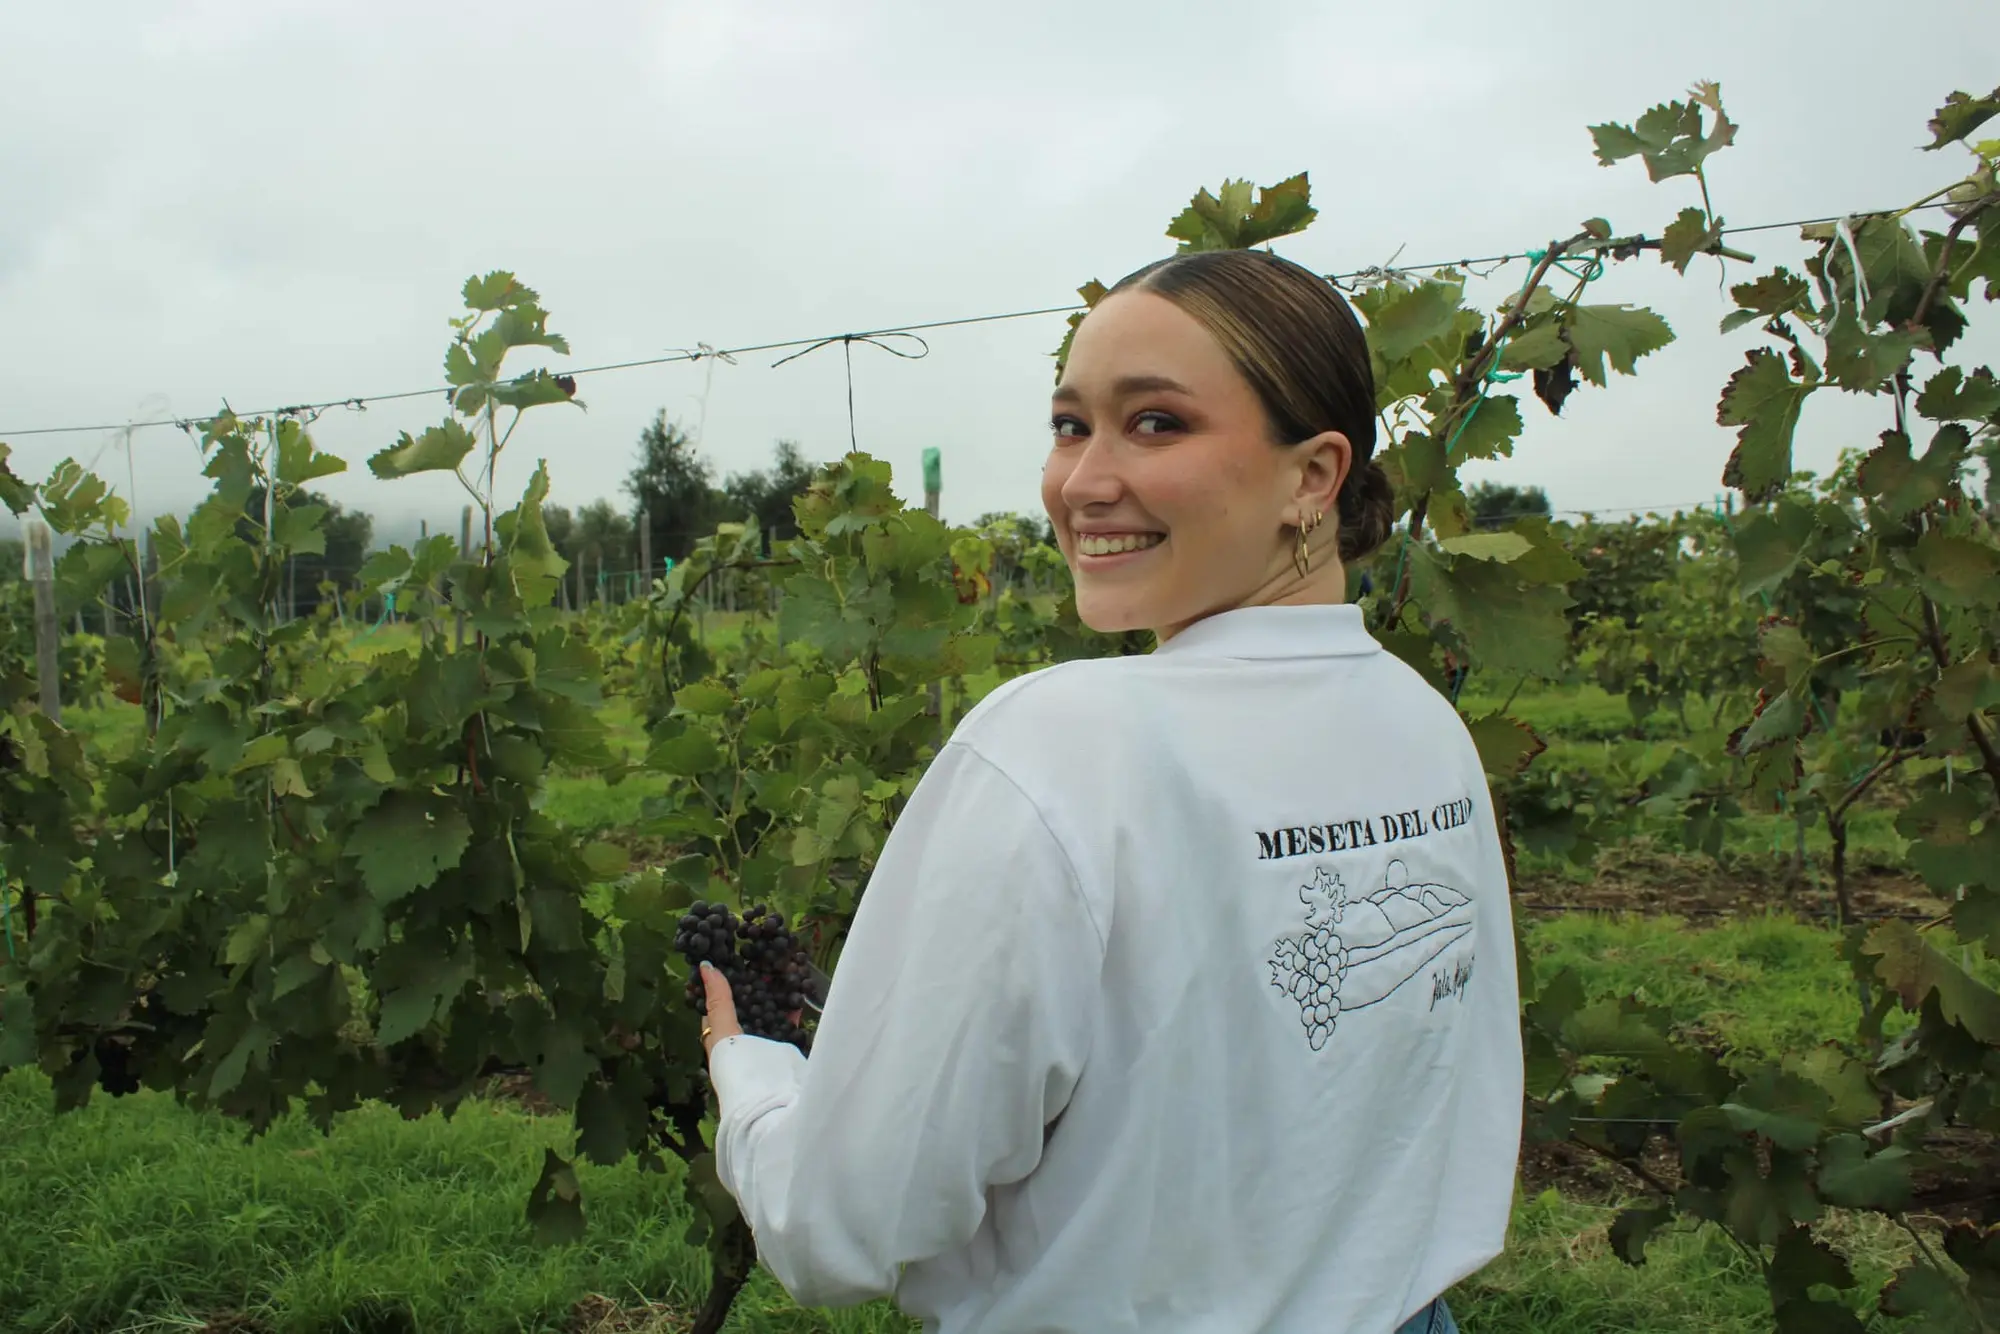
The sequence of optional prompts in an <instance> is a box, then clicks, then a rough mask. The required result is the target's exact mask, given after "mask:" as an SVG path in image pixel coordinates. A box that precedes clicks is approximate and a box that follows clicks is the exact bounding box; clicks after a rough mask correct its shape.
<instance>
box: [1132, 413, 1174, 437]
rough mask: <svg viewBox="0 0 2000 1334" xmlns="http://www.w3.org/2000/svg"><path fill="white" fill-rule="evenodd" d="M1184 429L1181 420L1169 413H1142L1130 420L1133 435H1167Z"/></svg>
mask: <svg viewBox="0 0 2000 1334" xmlns="http://www.w3.org/2000/svg"><path fill="white" fill-rule="evenodd" d="M1186 429H1187V427H1186V426H1184V425H1183V424H1182V423H1181V419H1180V418H1178V417H1176V416H1174V415H1173V414H1172V413H1170V412H1142V413H1140V414H1139V415H1138V416H1137V417H1135V418H1133V419H1132V434H1134V435H1169V434H1172V433H1173V432H1175V431H1185V430H1186Z"/></svg>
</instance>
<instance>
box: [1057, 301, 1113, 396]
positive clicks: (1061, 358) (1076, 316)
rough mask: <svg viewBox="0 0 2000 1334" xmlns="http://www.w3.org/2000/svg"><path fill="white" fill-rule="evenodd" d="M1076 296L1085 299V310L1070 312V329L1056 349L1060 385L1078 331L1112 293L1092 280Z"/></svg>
mask: <svg viewBox="0 0 2000 1334" xmlns="http://www.w3.org/2000/svg"><path fill="white" fill-rule="evenodd" d="M1076 294H1077V295H1078V296H1080V297H1082V298H1083V304H1084V306H1085V309H1083V310H1077V311H1071V312H1070V317H1069V327H1068V328H1066V329H1065V330H1063V336H1062V342H1061V343H1060V344H1058V345H1057V347H1056V350H1055V360H1056V382H1057V383H1058V384H1060V383H1061V382H1062V373H1063V367H1065V366H1067V365H1068V364H1069V349H1070V345H1071V344H1072V343H1074V342H1075V341H1076V331H1077V329H1078V327H1079V326H1081V325H1082V323H1083V317H1084V316H1085V315H1087V314H1089V313H1090V311H1089V308H1090V307H1093V306H1095V305H1096V304H1097V303H1098V302H1100V301H1102V300H1103V299H1104V298H1105V297H1107V296H1109V295H1110V294H1111V292H1110V289H1109V288H1107V287H1106V286H1105V285H1104V284H1103V283H1101V282H1099V281H1097V279H1095V278H1092V279H1091V280H1090V281H1089V282H1087V283H1085V284H1084V285H1083V286H1081V287H1079V288H1077V289H1076Z"/></svg>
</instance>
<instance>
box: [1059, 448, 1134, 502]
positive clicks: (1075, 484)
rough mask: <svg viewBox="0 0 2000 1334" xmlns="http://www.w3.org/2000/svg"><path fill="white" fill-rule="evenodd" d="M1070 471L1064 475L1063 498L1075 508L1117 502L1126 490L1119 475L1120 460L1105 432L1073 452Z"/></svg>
mask: <svg viewBox="0 0 2000 1334" xmlns="http://www.w3.org/2000/svg"><path fill="white" fill-rule="evenodd" d="M1070 460H1071V461H1070V469H1069V475H1068V476H1067V477H1065V478H1063V483H1062V499H1063V504H1065V505H1067V506H1068V507H1069V508H1070V509H1071V510H1072V511H1077V510H1086V509H1089V508H1090V507H1091V506H1093V505H1110V504H1114V503H1115V502H1116V501H1117V500H1118V499H1119V497H1120V496H1122V495H1124V493H1125V484H1124V482H1123V480H1121V479H1120V477H1119V476H1118V467H1117V460H1116V459H1115V458H1114V457H1113V456H1112V451H1111V445H1110V443H1109V442H1107V441H1106V440H1105V439H1104V438H1103V437H1102V436H1093V437H1092V438H1091V439H1089V440H1087V441H1085V442H1084V444H1083V446H1082V448H1081V449H1079V450H1077V451H1076V452H1075V453H1073V454H1071V455H1070Z"/></svg>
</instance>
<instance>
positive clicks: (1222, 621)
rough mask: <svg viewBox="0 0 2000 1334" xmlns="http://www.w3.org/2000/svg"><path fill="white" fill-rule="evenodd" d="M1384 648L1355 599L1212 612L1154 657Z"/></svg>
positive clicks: (1305, 654) (1307, 654) (1312, 654)
mask: <svg viewBox="0 0 2000 1334" xmlns="http://www.w3.org/2000/svg"><path fill="white" fill-rule="evenodd" d="M1380 648H1381V645H1380V644H1378V643H1377V642H1376V641H1375V639H1374V637H1373V636H1372V635H1370V634H1369V633H1368V627H1367V625H1366V624H1365V623H1364V622H1363V621H1362V619H1361V608H1359V607H1357V606H1355V605H1353V604H1352V603H1340V604H1331V605H1328V604H1321V605H1314V606H1300V607H1238V608H1236V609H1234V610H1233V611H1223V612H1217V613H1216V614H1215V615H1213V616H1207V617H1204V618H1202V619H1201V620H1199V621H1196V622H1195V623H1194V624H1193V625H1190V626H1189V627H1188V628H1187V629H1185V630H1183V631H1181V632H1180V633H1179V634H1177V635H1175V636H1174V637H1173V638H1172V639H1169V640H1168V641H1167V642H1166V643H1164V644H1162V645H1160V646H1159V647H1158V648H1156V649H1154V650H1153V656H1154V657H1161V656H1172V657H1182V658H1323V657H1329V656H1335V655H1342V654H1350V653H1374V652H1376V651H1377V650H1379V649H1380Z"/></svg>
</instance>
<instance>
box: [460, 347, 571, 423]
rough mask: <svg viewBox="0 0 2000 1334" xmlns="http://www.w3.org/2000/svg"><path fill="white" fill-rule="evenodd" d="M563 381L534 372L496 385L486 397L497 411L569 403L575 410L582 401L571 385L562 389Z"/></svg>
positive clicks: (464, 406)
mask: <svg viewBox="0 0 2000 1334" xmlns="http://www.w3.org/2000/svg"><path fill="white" fill-rule="evenodd" d="M551 336H553V335H551ZM565 378H566V377H565ZM565 378H559V377H557V376H556V375H554V374H552V373H550V372H549V371H545V370H539V369H538V370H533V371H529V372H528V373H527V374H526V375H522V376H519V377H517V378H515V379H512V380H508V381H506V382H505V383H503V384H497V385H495V386H493V388H491V389H490V390H487V391H486V393H487V394H488V395H489V396H490V397H491V398H492V400H493V401H494V402H495V403H497V404H499V405H500V406H501V407H503V408H519V409H521V410H522V411H526V410H527V409H529V408H537V407H541V406H543V405H544V404H548V403H573V404H575V405H576V406H577V407H579V408H580V407H582V406H583V401H582V400H581V399H579V398H578V397H577V396H576V390H575V388H574V385H575V381H573V380H571V381H567V383H568V384H569V385H570V386H571V387H569V388H565V387H564V383H565ZM462 398H463V396H462V395H461V399H462ZM458 406H459V409H460V410H461V411H464V412H472V411H476V410H477V408H478V407H480V406H483V404H473V403H468V402H464V401H461V402H460V403H459V405H458Z"/></svg>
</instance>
